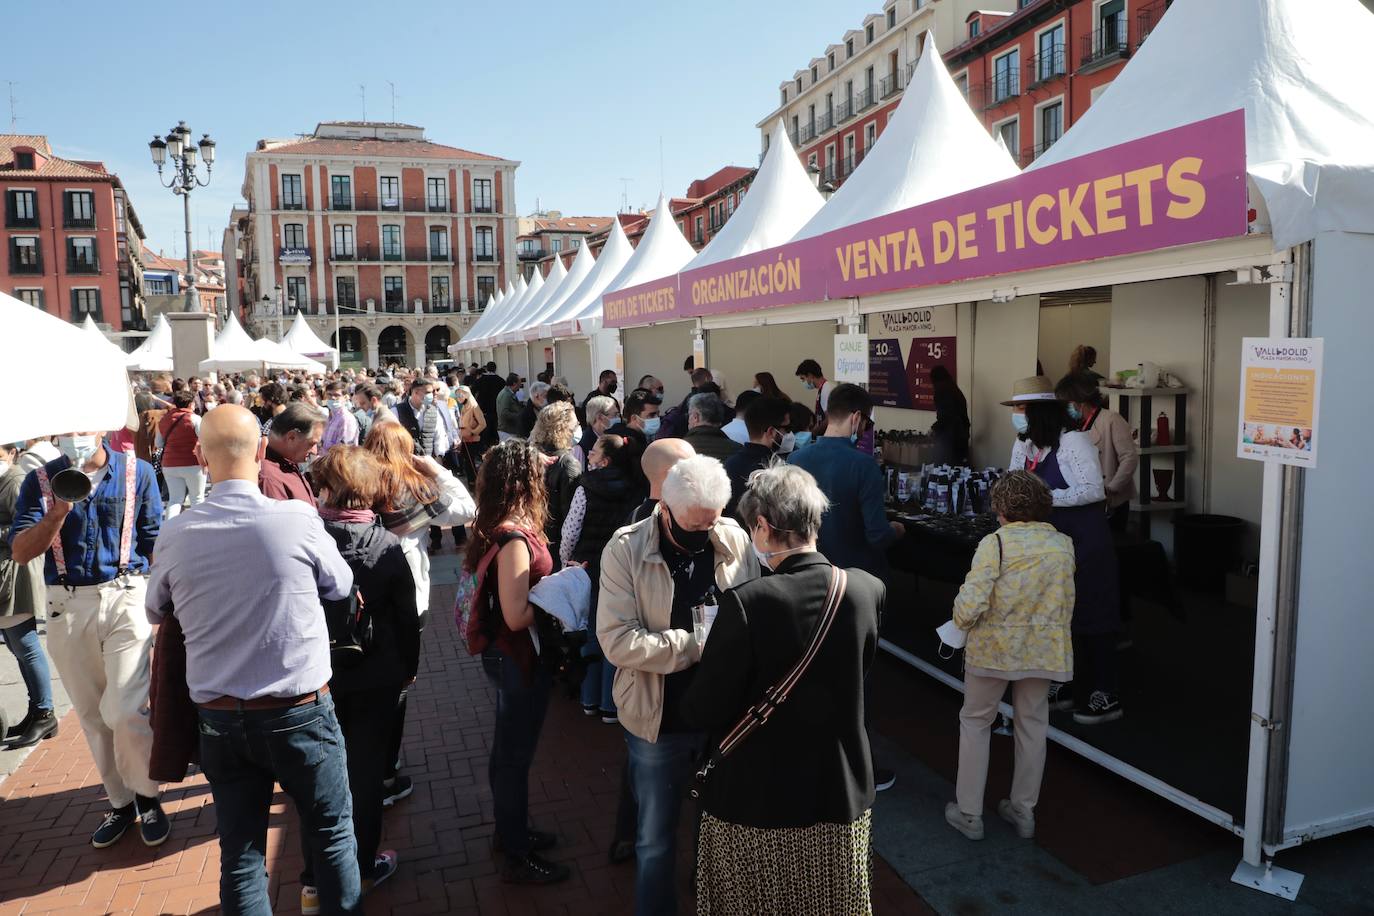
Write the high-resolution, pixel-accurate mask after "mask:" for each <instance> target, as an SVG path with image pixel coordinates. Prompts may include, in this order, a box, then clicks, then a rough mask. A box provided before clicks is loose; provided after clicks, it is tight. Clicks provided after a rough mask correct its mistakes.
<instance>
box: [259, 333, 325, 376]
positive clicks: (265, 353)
mask: <svg viewBox="0 0 1374 916" xmlns="http://www.w3.org/2000/svg"><path fill="white" fill-rule="evenodd" d="M253 346H254V347H255V348H256V349H257V351H258V353H259V355H260V358H261V359H262V364H263V366H265V367H267V368H270V369H306V370H308V371H310V372H324V368H325V367H324V365H323V364H322V363H319V362H316V361H315V360H313V359H311V358H310V357H308V356H303V355H301V354H300V353H297V352H296V351H294V350H292V349H291V348H290V347H289V346H287V345H286V344H284V343H278V342H277V341H275V340H272V339H270V338H267V337H263V338H260V339H258V340H255V341H253Z"/></svg>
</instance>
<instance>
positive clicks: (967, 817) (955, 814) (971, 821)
mask: <svg viewBox="0 0 1374 916" xmlns="http://www.w3.org/2000/svg"><path fill="white" fill-rule="evenodd" d="M945 823H947V824H949V825H950V826H951V827H953V828H954V829H955V830H957V831H959V832H960V833H962V834H963V835H964V836H966V837H968V838H969V839H970V840H981V839H982V838H983V816H982V815H981V814H965V813H964V812H962V811H960V810H959V806H958V805H957V804H956V803H954V802H950V803H949V804H947V805H945Z"/></svg>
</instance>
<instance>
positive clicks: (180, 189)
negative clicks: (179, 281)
mask: <svg viewBox="0 0 1374 916" xmlns="http://www.w3.org/2000/svg"><path fill="white" fill-rule="evenodd" d="M148 151H149V153H151V154H152V157H153V165H155V166H157V175H158V180H159V181H162V167H163V165H165V164H166V162H167V157H168V156H171V158H172V176H171V180H170V182H168V181H163V182H162V186H163V187H164V188H171V189H172V193H173V194H180V195H181V200H182V209H183V213H184V216H185V220H186V277H187V281H188V282H187V286H186V304H185V305H184V306H183V307H182V311H186V312H199V311H200V310H201V308H200V303H199V302H197V301H196V255H195V252H194V251H193V250H192V249H191V192H192V191H193V190H195V188H196V187H197V186H199V187H202V188H203V187H205V186H207V185H208V184H210V170H211V169H212V168H213V167H214V164H215V141H214V140H211V139H210V135H209V134H201V136H200V143H199V144H197V143H194V142H192V141H191V128H189V127H187V126H186V122H185V121H179V122H177V126H176V127H173V128H172V129H171V130H170V131H168V132H167V136H166V137H165V138H164V137H153V139H152V142H150V143H149V144H148ZM198 158H199V159H202V160H204V162H205V180H204V181H201V180H200V178H199V177H197V175H196V160H197V159H198Z"/></svg>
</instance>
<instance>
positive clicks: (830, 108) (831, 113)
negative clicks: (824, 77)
mask: <svg viewBox="0 0 1374 916" xmlns="http://www.w3.org/2000/svg"><path fill="white" fill-rule="evenodd" d="M834 123H835V93H833V92H827V93H826V94H825V126H826V127H827V128H829V127H830V125H832V124H834Z"/></svg>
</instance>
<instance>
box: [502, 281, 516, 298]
mask: <svg viewBox="0 0 1374 916" xmlns="http://www.w3.org/2000/svg"><path fill="white" fill-rule="evenodd" d="M514 295H515V285H514V284H512V283H511V282H510V281H509V280H507V281H506V287H505V289H503V290H501V298H503V299H509V298H510V297H511V296H514Z"/></svg>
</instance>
